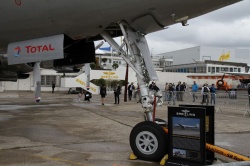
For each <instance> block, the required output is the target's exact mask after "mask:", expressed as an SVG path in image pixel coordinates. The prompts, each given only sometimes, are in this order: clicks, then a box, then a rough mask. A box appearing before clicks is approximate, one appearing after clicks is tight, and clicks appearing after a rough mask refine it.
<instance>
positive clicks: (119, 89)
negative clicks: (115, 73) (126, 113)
mask: <svg viewBox="0 0 250 166" xmlns="http://www.w3.org/2000/svg"><path fill="white" fill-rule="evenodd" d="M120 94H121V87H120V85H119V84H117V85H116V87H115V90H114V96H115V103H114V104H119V103H120V97H119V96H120Z"/></svg>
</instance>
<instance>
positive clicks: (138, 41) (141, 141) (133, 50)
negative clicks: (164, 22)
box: [100, 22, 168, 161]
mask: <svg viewBox="0 0 250 166" xmlns="http://www.w3.org/2000/svg"><path fill="white" fill-rule="evenodd" d="M118 24H119V26H120V30H121V32H122V34H123V36H124V42H123V43H122V45H121V47H119V45H118V44H117V43H116V42H115V41H114V40H113V39H112V37H111V36H110V35H109V34H108V33H107V32H106V31H103V32H101V33H100V35H101V36H102V37H103V38H104V39H105V40H106V41H107V42H108V43H109V44H110V45H111V46H112V48H115V49H116V50H117V51H118V53H119V55H120V56H121V57H122V58H123V59H124V60H125V61H126V62H127V64H129V66H130V67H131V68H132V69H133V70H134V71H135V72H136V76H137V82H138V84H139V87H140V93H141V100H140V101H141V104H142V108H143V109H144V118H145V121H144V122H141V123H138V124H137V125H136V126H135V127H134V128H133V130H132V131H131V134H130V146H131V148H132V150H133V152H134V154H135V155H136V157H138V158H140V159H142V160H148V161H159V160H160V159H162V157H163V156H164V155H165V154H166V153H167V143H168V141H167V133H166V132H165V131H164V129H163V127H161V126H160V125H159V124H157V123H156V122H153V110H154V106H162V104H163V100H162V94H161V91H159V90H149V88H148V86H147V85H148V84H149V82H150V81H156V80H158V77H157V74H156V72H155V70H154V66H153V63H152V58H151V56H150V52H149V48H148V45H147V41H146V38H145V36H144V35H143V34H141V33H140V32H136V31H135V30H133V29H132V28H131V27H130V26H129V25H128V24H126V23H125V22H119V23H118ZM125 45H126V46H127V48H128V49H129V52H130V55H128V54H126V52H125V51H124V50H123V46H125ZM155 96H156V97H157V98H158V100H157V102H154V98H155ZM154 104H155V105H154ZM160 121H161V123H162V122H163V125H164V126H166V123H165V121H163V120H157V122H160Z"/></svg>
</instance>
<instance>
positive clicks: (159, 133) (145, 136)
mask: <svg viewBox="0 0 250 166" xmlns="http://www.w3.org/2000/svg"><path fill="white" fill-rule="evenodd" d="M167 143H168V137H167V133H166V132H165V131H164V129H163V128H162V127H161V126H160V125H158V124H156V123H154V122H150V121H145V122H141V123H138V124H137V125H136V126H135V127H134V128H133V130H132V131H131V133H130V146H131V148H132V150H133V152H134V154H135V155H136V156H137V157H138V158H139V159H142V160H147V161H159V160H161V159H162V158H163V156H164V155H165V154H167V149H168V145H167Z"/></svg>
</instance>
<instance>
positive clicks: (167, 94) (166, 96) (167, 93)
mask: <svg viewBox="0 0 250 166" xmlns="http://www.w3.org/2000/svg"><path fill="white" fill-rule="evenodd" d="M168 90H169V86H168V83H167V82H166V85H165V101H168V98H169V92H168Z"/></svg>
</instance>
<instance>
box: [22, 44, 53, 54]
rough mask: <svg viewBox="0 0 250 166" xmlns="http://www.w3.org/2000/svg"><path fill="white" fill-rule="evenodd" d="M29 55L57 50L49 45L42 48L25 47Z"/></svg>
mask: <svg viewBox="0 0 250 166" xmlns="http://www.w3.org/2000/svg"><path fill="white" fill-rule="evenodd" d="M25 48H26V52H27V54H35V53H40V52H45V51H46V52H47V51H53V50H55V48H53V47H52V46H51V44H49V45H42V46H25Z"/></svg>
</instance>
